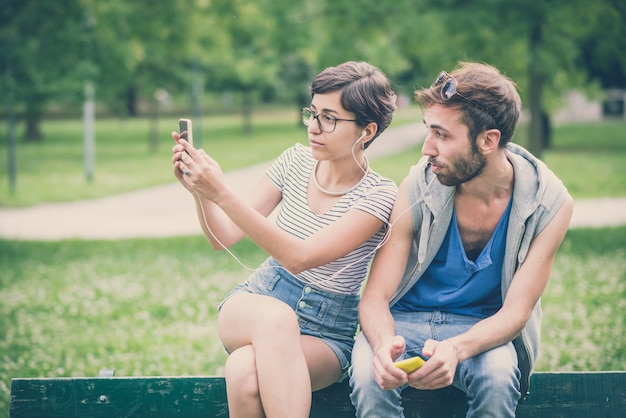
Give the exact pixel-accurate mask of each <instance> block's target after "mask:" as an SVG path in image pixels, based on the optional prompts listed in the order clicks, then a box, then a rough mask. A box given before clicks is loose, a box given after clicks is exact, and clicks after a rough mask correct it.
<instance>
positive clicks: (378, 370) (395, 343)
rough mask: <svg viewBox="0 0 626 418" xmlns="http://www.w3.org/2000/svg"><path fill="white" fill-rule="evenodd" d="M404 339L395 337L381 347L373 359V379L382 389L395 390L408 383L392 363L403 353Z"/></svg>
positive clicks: (406, 377) (403, 373) (405, 377)
mask: <svg viewBox="0 0 626 418" xmlns="http://www.w3.org/2000/svg"><path fill="white" fill-rule="evenodd" d="M405 347H406V343H405V341H404V337H402V336H400V335H396V336H395V337H393V338H392V339H390V340H389V341H388V342H387V343H386V344H384V345H382V346H381V347H380V348H379V349H378V351H377V352H376V357H374V367H373V373H374V379H375V380H376V383H378V385H379V386H380V387H381V388H382V389H384V390H388V389H396V388H398V387H400V386H402V385H404V384H405V383H407V382H408V375H407V374H406V372H404V371H403V370H401V369H399V368H398V367H396V366H395V365H394V364H393V362H394V361H395V360H396V359H397V358H398V357H400V356H401V355H402V353H404V349H405Z"/></svg>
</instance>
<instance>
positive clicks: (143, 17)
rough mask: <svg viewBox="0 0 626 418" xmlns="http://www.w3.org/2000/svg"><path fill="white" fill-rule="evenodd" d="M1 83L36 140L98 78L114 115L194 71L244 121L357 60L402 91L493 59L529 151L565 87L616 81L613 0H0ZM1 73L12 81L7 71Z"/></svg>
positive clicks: (622, 78) (99, 91)
mask: <svg viewBox="0 0 626 418" xmlns="http://www.w3.org/2000/svg"><path fill="white" fill-rule="evenodd" d="M2 3H3V7H2V8H0V9H1V11H0V34H2V41H3V50H2V51H3V53H2V54H0V64H2V68H3V69H4V71H5V74H7V77H4V78H3V79H2V81H0V87H1V88H2V89H3V90H5V89H9V88H10V89H12V91H13V92H14V97H15V100H16V103H17V106H18V110H19V114H20V115H21V116H22V118H23V120H24V121H25V122H26V126H27V127H28V129H26V131H25V132H26V136H27V137H28V138H30V139H36V138H39V137H41V132H39V121H40V120H41V118H42V117H43V115H44V113H45V111H46V110H47V106H48V105H49V104H50V103H56V104H59V103H61V104H64V106H66V107H68V108H70V109H72V108H74V109H75V110H76V111H78V109H80V107H79V106H80V103H81V101H82V98H83V86H84V83H85V82H86V81H87V80H91V81H93V82H94V84H95V86H96V96H97V100H98V103H99V105H101V106H106V107H107V108H109V109H110V110H111V111H112V112H114V113H116V114H119V115H130V116H133V115H135V114H137V112H138V110H137V103H139V101H141V100H143V101H146V100H153V97H154V94H155V91H156V90H157V89H165V90H167V91H169V92H171V93H173V94H174V95H181V94H188V93H189V92H190V91H191V86H192V84H193V83H194V80H196V82H197V80H201V82H202V87H203V88H204V89H205V90H208V91H214V92H220V93H221V92H234V93H236V94H237V95H238V97H240V99H241V100H240V102H241V103H242V114H243V115H244V126H246V124H247V125H248V126H249V120H250V115H251V109H252V107H253V104H254V103H256V102H258V101H282V102H284V101H291V102H293V103H297V104H298V105H303V104H305V103H306V102H307V100H308V91H307V87H308V83H309V82H310V80H311V78H312V77H313V76H314V74H316V73H317V72H319V71H320V70H321V69H323V68H324V67H326V66H330V65H336V64H338V63H340V62H343V61H346V60H366V61H369V62H371V63H372V64H374V65H376V66H378V67H379V68H381V69H382V70H383V71H384V72H385V73H386V74H387V75H388V76H389V77H390V78H391V80H392V81H393V82H394V84H395V85H394V88H395V89H396V90H397V91H398V92H400V93H405V94H408V95H410V94H411V93H412V91H413V89H415V88H418V87H421V86H424V85H428V84H429V83H430V80H431V79H432V77H433V76H434V74H436V73H437V72H438V71H440V70H441V69H450V68H451V67H453V66H454V65H455V64H456V62H458V61H461V60H468V61H470V60H472V61H483V62H488V63H490V64H493V65H494V66H496V67H498V68H500V69H501V70H502V71H503V72H505V73H506V74H507V75H509V76H510V77H511V78H512V79H513V80H515V81H516V83H517V84H518V86H519V87H520V91H521V94H522V98H523V101H524V103H525V107H526V108H527V109H530V113H531V115H532V120H533V122H532V123H539V121H541V122H542V123H541V124H538V125H536V126H535V125H533V126H534V127H531V129H530V132H531V139H532V141H531V148H532V150H533V151H534V152H535V153H537V154H539V153H540V152H541V150H542V147H543V146H545V144H546V143H547V141H546V139H545V138H544V137H543V135H545V134H546V133H547V132H549V129H547V127H546V126H545V121H546V120H548V119H547V118H546V115H548V114H549V113H550V112H552V111H554V110H555V108H556V107H557V106H558V100H556V99H555V98H558V97H560V96H561V95H562V93H563V92H564V90H566V89H571V88H575V87H579V86H585V85H589V83H590V82H596V83H598V84H600V85H602V86H603V87H605V88H606V87H611V86H617V87H624V86H625V85H626V55H624V54H623V53H616V52H617V51H623V50H624V47H625V46H626V45H625V44H624V42H626V41H625V39H626V33H625V32H626V30H625V29H624V27H625V25H624V24H623V22H624V21H625V20H626V14H625V12H624V9H625V6H624V3H623V2H622V1H620V0H598V1H596V2H591V3H590V2H587V1H584V0H473V1H465V0H437V1H434V0H416V1H413V2H405V1H395V0H360V1H359V2H354V1H351V0H333V1H330V0H319V1H315V2H305V1H301V0H296V1H293V0H257V1H249V0H172V1H168V2H154V1H150V0H134V1H132V2H128V1H126V0H108V1H96V0H55V1H48V2H40V1H36V0H2ZM8 75H10V76H11V77H9V76H8Z"/></svg>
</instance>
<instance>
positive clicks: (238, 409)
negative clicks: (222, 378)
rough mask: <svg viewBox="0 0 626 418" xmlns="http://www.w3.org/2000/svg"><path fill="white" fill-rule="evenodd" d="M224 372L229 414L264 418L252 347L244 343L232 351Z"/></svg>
mask: <svg viewBox="0 0 626 418" xmlns="http://www.w3.org/2000/svg"><path fill="white" fill-rule="evenodd" d="M224 372H225V375H226V394H227V396H228V412H229V415H230V416H231V417H249V418H264V417H265V413H264V412H263V404H262V403H261V396H260V395H259V382H258V380H257V373H256V358H255V356H254V348H253V347H252V346H251V345H244V346H243V347H240V348H238V349H236V350H235V351H233V352H232V353H231V354H230V356H228V359H227V360H226V367H225V368H224Z"/></svg>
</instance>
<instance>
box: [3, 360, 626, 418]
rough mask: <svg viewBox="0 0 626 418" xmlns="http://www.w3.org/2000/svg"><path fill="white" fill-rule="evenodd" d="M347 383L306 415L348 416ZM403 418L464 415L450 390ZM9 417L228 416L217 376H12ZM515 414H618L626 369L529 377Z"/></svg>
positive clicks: (625, 409)
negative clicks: (529, 390) (23, 377)
mask: <svg viewBox="0 0 626 418" xmlns="http://www.w3.org/2000/svg"><path fill="white" fill-rule="evenodd" d="M349 393H350V388H349V386H348V384H347V382H343V383H340V384H335V385H333V386H331V387H329V388H326V389H324V390H321V391H318V392H315V393H314V394H313V405H312V408H311V415H310V416H311V417H316V418H317V417H319V418H344V417H345V418H348V417H350V418H352V417H354V409H353V407H352V405H351V404H350V399H349V398H348V395H349ZM403 396H404V406H405V414H406V416H407V417H420V418H431V417H433V418H434V417H436V418H446V417H464V416H465V412H466V410H467V406H466V399H465V395H464V394H463V393H462V392H461V391H459V390H457V389H455V388H453V387H449V388H445V389H440V390H436V391H426V392H421V391H417V390H413V389H408V390H406V391H405V392H403ZM9 416H10V417H11V418H30V417H32V418H35V417H37V418H44V417H45V418H57V417H58V418H74V417H76V418H78V417H81V418H82V417H84V418H87V417H89V418H99V417H154V418H157V417H158V418H169V417H184V418H196V417H198V418H199V417H203V418H205V417H228V406H227V403H226V388H225V383H224V379H223V378H221V377H86V378H76V377H73V378H40V379H13V381H12V383H11V406H10V410H9ZM517 416H518V417H525V418H526V417H550V418H560V417H562V418H582V417H589V418H609V417H610V418H622V417H626V372H621V371H620V372H583V373H535V374H534V375H533V376H532V380H531V393H530V395H529V396H528V397H527V398H526V399H525V400H524V401H522V402H521V403H520V405H519V407H518V409H517Z"/></svg>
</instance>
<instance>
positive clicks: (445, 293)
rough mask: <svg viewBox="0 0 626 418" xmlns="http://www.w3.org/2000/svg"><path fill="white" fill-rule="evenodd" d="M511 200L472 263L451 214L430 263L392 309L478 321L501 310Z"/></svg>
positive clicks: (454, 217)
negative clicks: (434, 311)
mask: <svg viewBox="0 0 626 418" xmlns="http://www.w3.org/2000/svg"><path fill="white" fill-rule="evenodd" d="M511 201H512V200H511ZM511 201H509V204H508V205H507V208H506V210H505V211H504V213H503V214H502V217H501V218H500V221H499V222H498V225H497V226H496V229H495V231H494V232H493V234H492V236H491V238H490V239H489V242H487V245H485V248H483V250H482V252H481V253H480V255H479V256H478V258H477V259H476V261H472V260H470V259H468V258H467V255H466V254H465V249H464V248H463V243H462V242H461V235H460V233H459V227H458V224H457V219H456V211H453V213H452V221H451V222H450V226H449V227H448V232H447V234H446V237H445V239H444V241H443V243H442V244H441V247H440V248H439V251H438V252H437V255H436V256H435V258H434V260H433V261H432V263H431V264H430V265H429V266H428V268H427V269H426V271H425V272H424V274H423V276H422V277H421V278H420V280H418V282H417V283H416V284H415V286H413V288H412V289H411V290H409V291H408V292H407V293H406V294H405V295H404V296H403V297H402V298H401V299H400V300H399V301H398V302H397V303H396V304H395V305H394V306H393V307H392V310H395V311H403V312H415V311H418V312H420V311H421V312H424V311H432V310H438V311H442V312H448V313H453V314H459V315H469V316H477V317H482V318H486V317H488V316H491V315H493V314H494V313H496V312H497V311H498V310H499V309H500V308H501V307H502V293H501V290H500V283H501V275H502V262H503V261H504V251H505V246H506V230H507V226H508V223H509V214H510V213H511Z"/></svg>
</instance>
